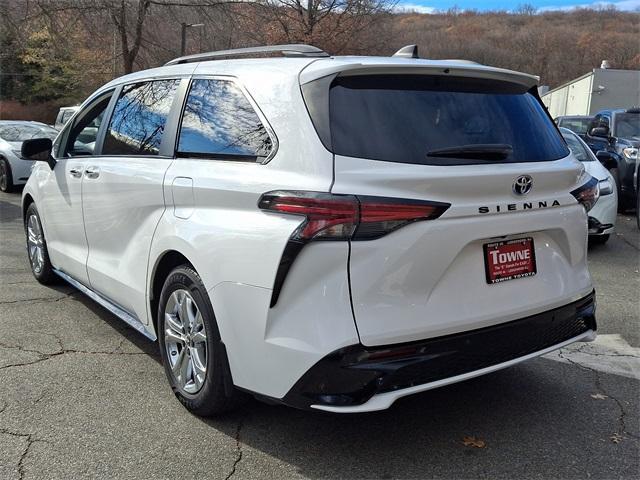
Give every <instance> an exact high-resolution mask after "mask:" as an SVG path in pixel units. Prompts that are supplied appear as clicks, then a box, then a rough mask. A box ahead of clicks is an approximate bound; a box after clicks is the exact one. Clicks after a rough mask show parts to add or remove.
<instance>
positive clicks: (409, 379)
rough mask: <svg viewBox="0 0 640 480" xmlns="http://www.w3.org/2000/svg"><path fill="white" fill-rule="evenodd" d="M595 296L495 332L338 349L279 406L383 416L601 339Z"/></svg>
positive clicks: (485, 330) (491, 329)
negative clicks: (411, 400) (416, 396)
mask: <svg viewBox="0 0 640 480" xmlns="http://www.w3.org/2000/svg"><path fill="white" fill-rule="evenodd" d="M595 307H596V305H595V292H592V293H590V294H589V295H587V296H586V297H584V298H582V299H580V300H578V301H576V302H573V303H570V304H568V305H565V306H562V307H559V308H555V309H553V310H549V311H547V312H543V313H540V314H537V315H532V316H530V317H526V318H523V319H519V320H514V321H511V322H506V323H503V324H499V325H494V326H491V327H486V328H481V329H477V330H471V331H468V332H462V333H458V334H453V335H447V336H444V337H437V338H432V339H427V340H423V341H418V342H411V343H404V344H397V345H390V346H383V347H365V346H363V345H360V344H359V345H352V346H349V347H345V348H342V349H339V350H337V351H335V352H333V353H331V354H329V355H327V356H326V357H324V358H323V359H322V360H320V361H319V362H318V363H316V364H315V365H314V366H313V367H312V368H311V369H309V370H308V371H307V373H305V374H304V375H303V376H302V378H300V380H298V382H296V384H295V385H294V386H293V388H292V389H291V390H290V391H289V392H288V393H287V395H285V397H284V398H283V399H282V400H281V401H282V402H283V403H285V404H288V405H291V406H294V407H298V408H314V409H320V410H326V411H336V412H338V411H341V412H358V411H372V410H381V409H384V408H387V407H388V406H389V405H391V404H392V403H393V402H394V401H395V400H396V399H397V398H400V397H403V396H406V395H410V394H412V393H417V392H421V391H425V390H430V389H432V388H436V387H439V386H442V385H447V384H450V383H454V382H458V381H462V380H465V379H468V378H473V377H476V376H478V375H482V374H485V373H489V372H492V371H495V370H499V369H501V368H506V367H508V366H510V365H514V364H516V363H519V362H521V361H524V360H527V359H529V358H533V357H536V356H538V355H543V354H545V353H548V352H550V351H553V350H555V349H558V348H561V347H563V346H565V345H568V344H570V343H573V342H576V341H589V340H592V339H593V338H595V332H596V328H597V327H596V320H595Z"/></svg>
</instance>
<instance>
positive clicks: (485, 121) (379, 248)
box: [302, 69, 591, 345]
mask: <svg viewBox="0 0 640 480" xmlns="http://www.w3.org/2000/svg"><path fill="white" fill-rule="evenodd" d="M518 80H520V79H518ZM302 91H303V95H304V98H305V101H306V103H307V107H308V109H309V112H310V116H311V118H312V121H313V122H314V125H315V127H316V130H317V132H318V135H319V136H320V137H321V139H322V141H323V143H324V144H325V146H326V147H327V148H328V149H329V150H330V151H332V152H333V153H334V159H335V180H334V184H333V187H332V189H331V192H332V193H334V194H352V195H357V196H361V197H363V198H364V197H370V196H375V197H387V198H392V199H408V200H412V201H415V200H423V201H432V202H440V203H442V204H448V205H450V207H449V208H448V209H447V210H446V212H444V214H442V215H441V216H440V217H439V218H437V219H434V220H426V221H417V222H413V223H409V224H407V225H405V226H403V227H402V228H398V229H395V230H393V231H391V230H390V231H389V233H388V234H387V235H384V236H382V237H381V238H377V239H375V240H362V241H358V240H356V239H354V240H352V241H351V253H350V259H349V278H350V288H351V298H352V305H353V311H354V317H355V322H356V326H357V329H358V332H359V335H360V340H361V342H362V343H363V344H364V345H388V344H393V343H402V342H410V341H416V340H422V339H426V338H432V337H436V336H443V335H448V334H453V333H457V332H462V331H467V330H471V329H476V328H482V327H486V326H490V325H494V324H497V323H501V322H505V321H510V320H515V319H518V318H523V317H525V316H528V315H534V314H537V313H540V312H542V311H544V310H548V309H551V308H555V307H557V306H560V305H563V304H566V303H570V302H572V301H575V300H577V299H579V298H580V297H581V296H583V295H586V294H587V293H589V291H590V288H591V287H590V285H591V283H590V277H589V274H588V271H587V267H586V243H585V241H584V239H585V238H586V237H585V236H586V216H585V213H584V209H583V208H582V206H581V205H579V204H578V203H577V202H576V200H575V198H574V197H573V196H572V195H571V194H570V192H571V191H572V190H573V189H574V188H576V186H577V183H578V182H579V181H580V177H581V175H582V173H583V167H582V166H581V165H580V163H579V162H577V161H575V160H574V159H573V158H572V157H571V156H570V152H569V150H568V148H567V147H566V144H565V143H564V141H563V139H562V137H561V136H560V134H559V132H558V130H557V128H556V127H555V125H554V124H553V122H552V120H551V118H550V117H549V115H548V114H547V112H546V111H545V109H544V107H543V105H542V104H541V102H540V100H539V98H538V95H537V92H536V90H535V87H532V86H531V85H530V84H527V82H522V81H511V80H510V79H509V78H508V76H505V75H503V76H502V77H500V78H486V76H484V77H483V76H478V77H477V78H476V77H473V76H471V75H469V74H468V72H466V73H465V75H452V74H451V73H450V72H445V71H444V70H440V71H434V70H433V69H426V70H425V73H424V74H418V73H416V71H415V70H412V71H411V72H408V73H407V74H399V73H398V72H397V71H394V72H393V73H385V72H384V71H380V70H379V69H377V70H376V71H375V73H370V74H369V73H366V72H363V71H362V70H359V71H355V72H353V71H351V72H343V73H336V74H333V75H332V76H328V77H323V78H320V79H317V80H315V81H312V82H309V83H307V84H304V85H302ZM503 259H504V260H505V264H504V265H502V264H501V260H503ZM501 269H503V270H501Z"/></svg>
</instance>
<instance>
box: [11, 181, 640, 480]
mask: <svg viewBox="0 0 640 480" xmlns="http://www.w3.org/2000/svg"><path fill="white" fill-rule="evenodd" d="M19 203H20V195H19V194H0V284H1V285H2V289H1V291H0V332H1V333H0V386H1V388H0V452H2V454H1V455H0V478H3V479H30V478H96V477H99V478H214V479H226V478H231V477H235V478H361V479H363V478H452V479H453V478H509V479H513V478H587V477H589V478H607V479H608V478H637V475H638V471H639V468H640V466H639V458H640V455H639V453H640V449H639V443H640V431H639V430H640V428H639V426H640V420H639V398H640V348H638V347H640V332H639V330H640V329H639V321H640V302H639V292H640V273H639V269H640V253H639V250H640V235H639V232H638V230H637V228H636V225H635V219H634V218H633V216H632V215H619V216H618V233H617V234H616V235H614V236H613V238H611V240H610V241H609V243H607V244H606V245H605V246H594V247H593V248H592V249H591V250H590V267H591V271H592V274H593V277H594V280H595V284H596V290H597V292H598V321H599V334H600V336H599V338H598V340H597V341H596V342H595V343H591V344H579V345H574V346H572V347H570V348H568V349H564V350H563V351H561V352H559V353H553V354H550V355H548V356H547V357H545V358H539V359H536V360H533V361H529V362H527V363H524V364H521V365H519V366H516V367H513V368H511V369H508V370H503V371H500V372H497V373H494V374H491V375H488V376H484V377H480V378H476V379H474V380H471V381H467V382H465V383H461V384H457V385H453V386H449V387H445V388H441V389H438V390H433V391H430V392H426V393H423V394H420V395H416V396H413V397H409V398H405V399H402V400H400V401H398V402H396V404H395V405H394V406H393V407H392V408H391V409H390V410H388V411H385V412H380V413H373V414H362V415H350V416H338V415H331V414H326V413H319V412H305V411H297V410H294V409H291V408H286V407H275V406H268V405H264V404H262V403H259V402H257V401H250V402H249V403H247V404H246V405H245V406H244V407H243V408H242V409H240V410H239V411H238V412H235V413H233V414H231V415H228V416H226V417H224V418H218V419H212V420H203V419H200V418H197V417H194V416H192V415H190V414H189V413H187V411H186V410H185V409H184V408H183V407H182V406H181V405H180V404H179V403H178V401H177V400H176V399H175V397H174V396H173V394H172V393H171V390H170V388H169V386H168V383H167V381H166V379H165V374H164V371H163V368H162V366H161V364H160V357H159V355H158V353H157V347H156V345H155V344H152V343H150V342H149V341H147V340H146V339H145V338H144V337H142V336H141V335H140V334H138V333H136V332H135V331H133V330H131V329H130V328H128V327H127V326H126V325H125V324H124V323H121V322H120V321H119V320H118V319H117V318H116V317H114V316H113V315H111V314H110V313H109V312H107V311H106V310H104V309H102V308H101V307H99V306H97V305H96V304H94V303H93V302H92V301H91V300H89V299H87V298H86V297H84V296H83V295H82V294H81V293H79V292H76V291H74V290H73V289H71V288H69V287H67V286H64V285H62V284H61V285H60V286H59V287H56V288H47V287H43V286H40V285H39V284H38V283H36V281H35V280H34V279H33V277H32V275H31V273H30V271H29V266H28V261H27V257H26V252H25V247H24V238H23V237H24V234H23V230H22V222H21V212H20V206H19Z"/></svg>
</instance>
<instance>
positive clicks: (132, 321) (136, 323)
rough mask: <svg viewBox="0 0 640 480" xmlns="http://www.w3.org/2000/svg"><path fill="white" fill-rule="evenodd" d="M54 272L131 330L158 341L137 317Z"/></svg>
mask: <svg viewBox="0 0 640 480" xmlns="http://www.w3.org/2000/svg"><path fill="white" fill-rule="evenodd" d="M53 271H54V273H55V274H56V275H58V276H59V277H60V278H62V279H63V280H64V281H65V282H67V283H69V284H70V285H71V286H73V287H75V288H77V289H78V290H80V291H81V292H82V293H84V294H85V295H86V296H87V297H89V298H90V299H91V300H93V301H94V302H96V303H98V304H100V305H101V306H102V307H104V308H106V309H107V310H109V311H110V312H111V313H113V314H114V315H115V316H116V317H118V318H119V319H120V320H122V321H124V322H125V323H126V324H127V325H129V326H130V327H131V328H133V329H134V330H136V331H137V332H140V333H141V334H142V335H144V336H145V337H147V338H148V339H149V340H152V341H154V342H155V341H156V339H157V338H156V336H155V335H153V334H151V333H150V332H148V331H147V329H146V328H145V326H144V324H143V323H142V322H141V321H140V320H138V318H137V317H135V316H134V315H132V314H130V313H129V312H126V311H125V310H123V309H122V308H120V307H119V306H117V305H115V304H114V303H112V302H111V301H109V300H107V299H106V298H104V297H103V296H102V295H100V294H99V293H96V292H94V291H93V290H91V289H90V288H88V287H86V286H84V285H83V284H82V283H80V282H78V281H77V280H75V279H73V278H72V277H70V276H69V275H67V274H66V273H64V272H61V271H60V270H56V269H54V270H53Z"/></svg>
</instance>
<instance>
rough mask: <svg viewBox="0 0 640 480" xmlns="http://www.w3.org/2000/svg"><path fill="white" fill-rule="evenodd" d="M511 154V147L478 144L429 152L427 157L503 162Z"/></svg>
mask: <svg viewBox="0 0 640 480" xmlns="http://www.w3.org/2000/svg"><path fill="white" fill-rule="evenodd" d="M512 153H513V147H512V146H511V145H508V144H506V143H478V144H474V145H459V146H457V147H448V148H439V149H436V150H429V151H428V152H427V157H445V158H476V159H480V160H504V159H505V158H507V157H509V155H511V154H512Z"/></svg>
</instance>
